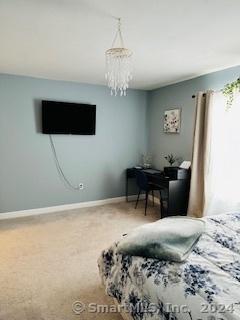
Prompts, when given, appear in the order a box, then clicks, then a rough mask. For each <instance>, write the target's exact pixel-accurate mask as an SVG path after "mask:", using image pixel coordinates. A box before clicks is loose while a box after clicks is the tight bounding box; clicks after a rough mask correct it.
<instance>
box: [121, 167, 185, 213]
mask: <svg viewBox="0 0 240 320" xmlns="http://www.w3.org/2000/svg"><path fill="white" fill-rule="evenodd" d="M136 170H139V169H135V168H128V169H127V170H126V200H127V201H128V181H129V179H135V177H136ZM143 170H144V172H145V173H146V174H147V176H148V180H149V181H150V182H153V183H154V184H156V185H158V186H160V188H161V199H162V201H161V216H162V218H163V217H167V216H175V215H186V214H187V207H188V197H189V187H190V171H189V172H188V174H187V175H186V176H185V177H184V178H183V179H171V178H169V177H167V176H165V175H164V173H163V172H162V171H160V170H155V169H154V172H153V171H151V170H152V169H149V170H148V169H143Z"/></svg>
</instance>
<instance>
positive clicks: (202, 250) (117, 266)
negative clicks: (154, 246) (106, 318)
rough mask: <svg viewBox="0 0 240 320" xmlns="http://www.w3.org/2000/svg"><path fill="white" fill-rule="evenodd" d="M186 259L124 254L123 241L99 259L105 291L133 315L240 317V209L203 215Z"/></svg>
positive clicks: (185, 319)
mask: <svg viewBox="0 0 240 320" xmlns="http://www.w3.org/2000/svg"><path fill="white" fill-rule="evenodd" d="M204 220H205V221H206V230H205V232H204V234H203V235H202V236H201V238H200V240H199V241H198V243H197V245H196V246H195V247H194V249H193V251H192V252H191V254H190V255H189V257H188V259H187V260H186V261H185V262H183V263H175V262H169V261H160V260H155V259H149V258H142V257H135V256H133V257H132V256H123V255H121V254H117V253H116V248H117V246H118V243H114V244H113V245H112V246H111V247H110V248H109V249H107V250H104V251H103V252H102V254H101V256H100V258H99V260H98V265H99V271H100V275H101V278H102V281H103V284H104V286H105V288H106V293H107V294H108V295H109V296H111V297H113V298H115V300H117V302H118V304H119V306H120V309H121V310H120V311H122V312H126V313H127V314H128V317H129V318H130V319H134V320H141V319H146V320H148V319H151V320H154V319H161V320H226V319H228V320H236V319H240V213H235V214H223V215H219V216H212V217H209V218H205V219H204Z"/></svg>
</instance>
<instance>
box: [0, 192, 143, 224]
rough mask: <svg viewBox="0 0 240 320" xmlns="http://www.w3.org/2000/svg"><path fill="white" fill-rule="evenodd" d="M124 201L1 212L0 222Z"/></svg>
mask: <svg viewBox="0 0 240 320" xmlns="http://www.w3.org/2000/svg"><path fill="white" fill-rule="evenodd" d="M143 196H144V195H141V197H140V199H143ZM128 199H129V200H130V201H134V200H136V199H137V195H132V196H129V197H128ZM124 201H126V198H125V197H117V198H109V199H103V200H96V201H86V202H78V203H71V204H64V205H60V206H54V207H45V208H37V209H28V210H19V211H10V212H3V213H0V220H4V219H12V218H20V217H29V216H35V215H40V214H48V213H53V212H60V211H65V210H73V209H80V208H87V207H95V206H102V205H104V204H111V203H119V202H124Z"/></svg>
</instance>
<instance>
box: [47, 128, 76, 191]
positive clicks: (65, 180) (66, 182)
mask: <svg viewBox="0 0 240 320" xmlns="http://www.w3.org/2000/svg"><path fill="white" fill-rule="evenodd" d="M49 139H50V145H51V149H52V152H53V157H54V161H55V164H56V167H57V171H58V173H59V175H60V178H62V180H63V181H64V183H65V184H66V185H67V186H68V187H69V188H70V189H72V190H75V191H78V190H81V188H80V186H79V185H78V186H74V185H73V184H72V183H71V182H70V181H69V180H68V178H67V177H66V176H65V174H64V172H63V170H62V168H61V165H60V163H59V160H58V156H57V152H56V149H55V146H54V143H53V139H52V136H51V134H50V135H49Z"/></svg>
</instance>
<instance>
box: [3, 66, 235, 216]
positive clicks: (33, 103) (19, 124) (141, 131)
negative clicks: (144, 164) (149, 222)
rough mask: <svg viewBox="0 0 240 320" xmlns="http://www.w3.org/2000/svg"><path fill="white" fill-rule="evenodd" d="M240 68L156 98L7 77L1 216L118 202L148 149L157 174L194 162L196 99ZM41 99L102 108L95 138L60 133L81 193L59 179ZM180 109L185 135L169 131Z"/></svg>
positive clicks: (62, 153)
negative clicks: (171, 113)
mask: <svg viewBox="0 0 240 320" xmlns="http://www.w3.org/2000/svg"><path fill="white" fill-rule="evenodd" d="M239 75H240V67H236V68H231V69H227V70H224V71H220V72H215V73H212V74H208V75H205V76H202V77H198V78H195V79H192V80H188V81H184V82H180V83H178V84H174V85H170V86H167V87H164V88H161V89H158V90H153V91H150V92H145V91H139V90H129V91H128V95H127V97H122V98H121V97H112V96H110V94H109V90H108V89H107V88H106V87H105V86H94V85H84V84H77V83H71V82H64V81H52V80H44V79H35V78H30V77H20V76H11V75H0V161H1V165H0V212H6V211H14V210H22V209H31V208H41V207H46V206H54V205H61V204H69V203H75V202H81V201H90V200H98V199H105V198H111V197H118V196H122V195H124V192H125V175H124V170H125V168H127V167H129V166H133V165H135V164H136V163H139V162H140V161H141V155H142V153H144V152H146V150H148V152H149V153H151V154H152V155H153V163H154V165H155V166H156V167H158V168H163V167H164V166H165V165H166V162H165V160H164V155H166V154H168V153H173V154H175V155H176V156H178V157H182V158H183V159H186V160H190V159H191V155H192V141H193V127H194V116H195V100H194V99H192V95H193V94H195V93H197V92H198V91H201V90H202V91H205V90H207V89H214V90H218V89H221V88H222V87H223V86H224V85H225V84H226V83H227V82H231V81H233V80H235V79H236V78H237V77H239ZM42 99H51V100H61V101H73V102H83V103H92V104H96V105H97V127H96V136H68V135H55V136H54V141H55V145H56V149H57V152H58V155H59V160H60V162H61V164H62V167H63V169H64V171H65V173H66V175H67V176H68V177H69V179H70V180H71V181H72V182H73V183H74V184H77V183H79V182H83V183H84V185H85V188H84V190H83V191H81V192H77V191H71V190H69V189H67V188H66V187H65V186H64V185H63V184H62V182H61V180H60V178H59V175H58V173H57V170H56V167H55V164H54V159H53V155H52V152H51V149H50V144H49V138H48V136H47V135H43V134H41V132H40V123H41V121H40V116H41V114H40V101H41V100H42ZM173 107H180V108H181V109H182V125H181V133H180V134H165V133H164V132H163V115H164V110H166V109H169V108H173Z"/></svg>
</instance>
